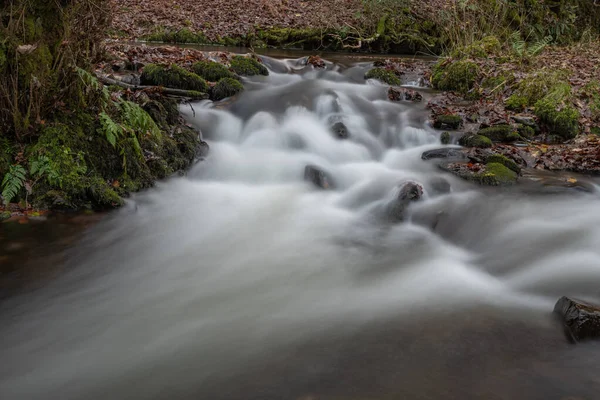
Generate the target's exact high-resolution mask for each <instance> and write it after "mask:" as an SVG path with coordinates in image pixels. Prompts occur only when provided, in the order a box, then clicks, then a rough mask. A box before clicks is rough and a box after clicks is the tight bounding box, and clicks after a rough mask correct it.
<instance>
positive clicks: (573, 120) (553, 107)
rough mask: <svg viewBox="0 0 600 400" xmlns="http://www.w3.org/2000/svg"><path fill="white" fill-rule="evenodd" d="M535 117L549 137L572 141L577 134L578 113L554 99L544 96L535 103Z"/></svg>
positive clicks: (568, 105)
mask: <svg viewBox="0 0 600 400" xmlns="http://www.w3.org/2000/svg"><path fill="white" fill-rule="evenodd" d="M535 115H536V116H537V117H538V118H539V120H540V124H541V125H542V126H543V127H545V128H546V129H547V131H548V133H549V134H550V135H557V136H560V137H561V138H563V139H572V138H574V137H575V136H577V134H578V133H579V117H580V115H579V111H577V109H576V108H575V107H573V106H572V105H570V104H565V102H564V101H562V100H559V99H557V98H555V97H552V96H546V97H544V98H543V99H541V100H539V101H538V102H537V103H535Z"/></svg>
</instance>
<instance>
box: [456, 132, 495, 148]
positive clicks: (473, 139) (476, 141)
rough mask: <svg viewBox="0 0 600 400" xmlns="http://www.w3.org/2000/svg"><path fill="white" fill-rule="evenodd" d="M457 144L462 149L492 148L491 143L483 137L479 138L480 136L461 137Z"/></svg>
mask: <svg viewBox="0 0 600 400" xmlns="http://www.w3.org/2000/svg"><path fill="white" fill-rule="evenodd" d="M458 144H459V145H461V146H464V147H481V148H487V147H492V141H491V140H490V139H489V138H487V137H485V136H481V135H472V134H466V135H463V136H462V137H461V138H460V139H459V140H458Z"/></svg>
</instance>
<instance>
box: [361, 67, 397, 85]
mask: <svg viewBox="0 0 600 400" xmlns="http://www.w3.org/2000/svg"><path fill="white" fill-rule="evenodd" d="M365 79H377V80H378V81H381V82H384V83H387V84H388V85H392V86H400V85H401V84H402V81H401V80H400V78H398V76H397V75H396V74H395V73H394V72H393V71H390V70H388V69H385V68H373V69H371V70H369V71H368V72H367V73H366V74H365Z"/></svg>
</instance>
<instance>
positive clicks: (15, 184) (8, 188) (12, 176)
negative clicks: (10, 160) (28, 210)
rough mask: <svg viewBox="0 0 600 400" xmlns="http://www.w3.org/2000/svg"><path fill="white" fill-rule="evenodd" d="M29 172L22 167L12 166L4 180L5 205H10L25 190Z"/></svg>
mask: <svg viewBox="0 0 600 400" xmlns="http://www.w3.org/2000/svg"><path fill="white" fill-rule="evenodd" d="M26 174H27V171H25V168H23V167H22V166H21V165H11V166H10V168H9V169H8V172H7V173H6V175H4V179H2V197H3V198H4V204H8V203H10V201H11V200H12V199H13V198H15V196H16V195H17V194H19V192H20V191H21V189H23V186H24V184H25V179H26Z"/></svg>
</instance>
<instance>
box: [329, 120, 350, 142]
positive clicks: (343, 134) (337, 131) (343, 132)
mask: <svg viewBox="0 0 600 400" xmlns="http://www.w3.org/2000/svg"><path fill="white" fill-rule="evenodd" d="M330 129H331V132H332V133H333V134H334V135H335V136H336V137H338V138H340V139H348V136H349V134H348V128H346V125H344V123H343V122H336V123H335V124H333V125H332V126H331V128H330Z"/></svg>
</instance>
